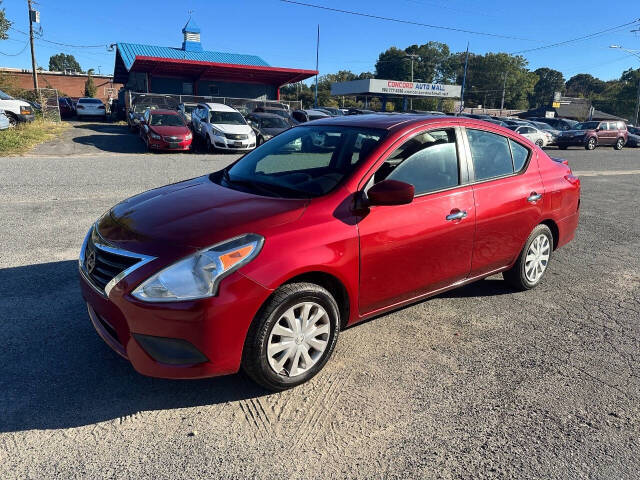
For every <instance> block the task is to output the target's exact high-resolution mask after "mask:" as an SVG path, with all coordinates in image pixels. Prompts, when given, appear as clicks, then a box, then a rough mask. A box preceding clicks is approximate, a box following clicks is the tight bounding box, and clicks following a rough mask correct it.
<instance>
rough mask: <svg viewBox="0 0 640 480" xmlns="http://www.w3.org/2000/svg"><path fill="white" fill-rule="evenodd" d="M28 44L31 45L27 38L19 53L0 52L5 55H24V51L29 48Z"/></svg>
mask: <svg viewBox="0 0 640 480" xmlns="http://www.w3.org/2000/svg"><path fill="white" fill-rule="evenodd" d="M28 46H29V40H27V42H26V43H25V44H24V47H22V50H20V51H19V52H18V53H5V52H0V55H4V56H5V57H17V56H18V55H22V53H23V52H24V51H25V50H26V49H27V47H28Z"/></svg>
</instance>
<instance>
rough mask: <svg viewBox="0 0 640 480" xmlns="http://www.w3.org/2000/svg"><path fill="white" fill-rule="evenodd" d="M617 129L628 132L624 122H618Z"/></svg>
mask: <svg viewBox="0 0 640 480" xmlns="http://www.w3.org/2000/svg"><path fill="white" fill-rule="evenodd" d="M617 127H618V130H626V129H627V126H626V125H625V123H624V122H618V123H617Z"/></svg>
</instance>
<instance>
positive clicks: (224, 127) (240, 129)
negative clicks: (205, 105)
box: [211, 123, 253, 135]
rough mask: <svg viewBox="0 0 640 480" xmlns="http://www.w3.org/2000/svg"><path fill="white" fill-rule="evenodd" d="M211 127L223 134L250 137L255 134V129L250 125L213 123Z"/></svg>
mask: <svg viewBox="0 0 640 480" xmlns="http://www.w3.org/2000/svg"><path fill="white" fill-rule="evenodd" d="M211 125H212V126H213V127H214V128H215V129H216V130H220V131H221V132H223V133H236V134H238V133H244V134H245V135H249V134H250V133H251V132H253V129H252V128H251V127H250V126H249V125H229V124H227V123H212V124H211Z"/></svg>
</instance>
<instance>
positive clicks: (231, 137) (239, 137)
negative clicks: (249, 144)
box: [224, 133, 249, 140]
mask: <svg viewBox="0 0 640 480" xmlns="http://www.w3.org/2000/svg"><path fill="white" fill-rule="evenodd" d="M224 136H225V137H227V138H228V139H229V140H246V139H247V138H249V135H245V134H240V133H225V134H224Z"/></svg>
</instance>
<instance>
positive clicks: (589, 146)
mask: <svg viewBox="0 0 640 480" xmlns="http://www.w3.org/2000/svg"><path fill="white" fill-rule="evenodd" d="M596 145H597V142H596V138H595V137H591V138H590V139H589V140H587V143H586V144H585V146H584V148H585V149H587V150H593V149H594V148H596Z"/></svg>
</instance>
